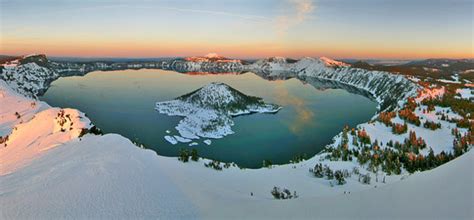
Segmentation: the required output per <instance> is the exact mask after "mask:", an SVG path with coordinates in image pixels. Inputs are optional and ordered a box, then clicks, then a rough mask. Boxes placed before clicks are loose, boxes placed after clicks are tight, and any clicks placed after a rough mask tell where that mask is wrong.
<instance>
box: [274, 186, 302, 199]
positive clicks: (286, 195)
mask: <svg viewBox="0 0 474 220" xmlns="http://www.w3.org/2000/svg"><path fill="white" fill-rule="evenodd" d="M270 193H271V194H272V196H273V198H275V199H293V198H295V199H296V198H298V195H297V194H296V191H294V192H293V194H292V193H291V191H290V190H288V189H283V190H281V189H280V188H279V187H276V186H274V187H273V189H272V191H271V192H270Z"/></svg>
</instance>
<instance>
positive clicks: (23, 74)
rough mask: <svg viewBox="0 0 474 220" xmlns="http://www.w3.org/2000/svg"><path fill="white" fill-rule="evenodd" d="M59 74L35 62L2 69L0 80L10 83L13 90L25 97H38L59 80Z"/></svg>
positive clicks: (0, 69) (0, 68)
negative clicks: (53, 82)
mask: <svg viewBox="0 0 474 220" xmlns="http://www.w3.org/2000/svg"><path fill="white" fill-rule="evenodd" d="M58 77H59V74H58V73H57V72H56V71H54V70H52V69H51V68H48V67H44V66H40V65H38V64H37V63H35V62H28V63H25V64H18V65H6V66H3V67H0V79H2V80H4V81H6V82H8V84H9V85H10V87H11V88H13V89H15V90H16V91H17V92H20V93H21V94H23V95H26V96H29V97H36V96H37V95H38V94H41V93H43V92H44V91H46V89H47V88H48V87H49V84H50V83H51V82H52V81H54V80H55V79H57V78H58Z"/></svg>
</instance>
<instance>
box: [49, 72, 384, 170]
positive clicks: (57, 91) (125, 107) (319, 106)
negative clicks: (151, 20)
mask: <svg viewBox="0 0 474 220" xmlns="http://www.w3.org/2000/svg"><path fill="white" fill-rule="evenodd" d="M211 82H223V83H226V84H228V85H229V86H231V87H233V88H235V89H237V90H239V91H241V92H243V93H244V94H248V95H253V96H258V97H262V98H263V99H264V100H265V102H269V103H275V104H278V105H281V106H283V109H282V110H281V111H279V112H278V113H277V114H253V115H247V116H242V117H237V118H235V119H234V122H235V126H233V127H232V129H233V130H234V131H235V134H233V135H229V136H227V137H225V138H223V139H218V140H213V143H212V145H211V146H207V145H205V144H203V143H202V140H200V141H199V145H198V146H195V147H194V148H197V149H198V152H199V154H200V155H201V156H204V157H207V158H212V159H218V160H221V161H226V162H230V161H232V162H236V163H238V164H239V165H241V166H244V167H252V168H256V167H260V166H261V165H262V161H263V160H265V159H268V160H271V161H272V162H273V163H280V164H281V163H287V162H288V161H289V160H290V159H292V158H293V157H294V156H295V155H302V154H306V155H308V156H312V155H314V154H316V153H318V152H319V151H320V150H321V149H322V148H323V147H324V146H325V145H326V144H328V143H330V141H331V139H332V137H333V136H335V135H336V134H337V133H339V132H340V130H341V129H342V127H343V126H344V125H346V124H348V125H350V126H355V125H356V124H358V123H361V122H364V121H366V120H367V119H369V118H370V117H371V116H372V115H373V114H374V113H375V111H376V104H375V103H374V102H372V101H370V100H369V99H367V98H365V97H363V96H360V95H354V94H351V93H348V92H346V91H344V90H340V89H327V90H324V91H321V90H317V89H315V88H314V87H313V86H312V85H310V84H304V83H302V82H301V81H299V80H297V79H289V80H275V81H268V80H265V79H262V78H261V77H259V76H257V75H255V74H253V73H245V74H240V75H235V74H225V75H213V74H209V75H187V74H181V73H176V72H172V71H164V70H125V71H112V72H93V73H89V74H87V75H86V76H83V77H67V78H60V79H58V80H57V81H55V82H53V84H52V87H51V88H50V89H49V90H48V91H47V92H46V94H45V95H44V96H43V97H41V99H42V100H44V101H47V102H48V103H50V104H51V105H52V106H59V107H72V108H78V109H80V110H81V111H83V112H85V113H86V114H87V115H88V116H89V118H91V120H92V121H93V122H94V124H96V125H97V126H98V127H100V128H101V129H102V130H104V131H105V132H107V133H119V134H121V135H123V136H125V137H128V138H129V139H131V140H134V141H138V142H140V143H143V144H144V145H145V146H146V147H147V148H150V149H153V150H155V151H156V152H157V153H158V154H160V155H165V156H176V155H178V152H179V150H180V149H181V148H191V147H189V146H188V145H186V144H179V145H174V146H173V145H171V144H169V143H168V142H166V141H165V140H164V138H163V136H165V135H166V130H170V131H172V134H178V133H177V131H176V130H175V129H174V126H176V125H177V124H178V121H179V120H180V118H179V117H170V116H167V115H163V114H159V113H157V112H156V111H155V110H154V104H155V102H157V101H166V100H171V99H174V98H176V97H179V96H181V95H183V94H186V93H189V92H190V91H194V90H196V89H198V88H200V87H202V86H204V85H207V84H209V83H211ZM348 106H349V107H350V108H348Z"/></svg>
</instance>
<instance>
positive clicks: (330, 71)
mask: <svg viewBox="0 0 474 220" xmlns="http://www.w3.org/2000/svg"><path fill="white" fill-rule="evenodd" d="M249 70H253V71H263V73H261V75H263V76H264V77H272V76H273V77H275V76H278V75H283V76H284V77H285V78H290V77H297V78H299V79H300V80H303V81H305V82H308V81H311V78H319V79H323V80H328V81H335V82H338V83H341V84H345V85H349V86H353V87H355V88H358V89H362V90H364V91H367V92H369V93H370V94H371V95H372V96H373V97H374V98H375V99H376V100H377V102H379V104H380V106H379V108H380V110H382V111H383V110H386V109H389V108H390V109H393V108H396V107H398V106H400V105H401V104H402V103H403V102H404V101H405V100H406V98H407V97H411V96H415V95H416V92H417V90H418V88H419V87H418V85H417V84H415V83H413V82H411V81H410V80H408V79H407V78H405V77H404V76H401V75H394V74H390V73H387V72H380V71H367V70H363V69H358V68H352V67H350V66H348V65H347V64H345V63H343V62H339V61H335V60H332V59H329V58H326V57H321V58H319V59H316V58H311V57H305V58H302V59H300V60H298V61H296V62H288V60H287V59H284V58H278V59H271V58H269V59H263V60H259V61H257V62H255V63H254V64H251V65H249Z"/></svg>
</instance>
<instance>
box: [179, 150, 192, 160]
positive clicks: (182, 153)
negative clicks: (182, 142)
mask: <svg viewBox="0 0 474 220" xmlns="http://www.w3.org/2000/svg"><path fill="white" fill-rule="evenodd" d="M190 156H191V154H190V152H189V150H187V149H180V150H179V156H178V160H180V161H182V162H183V163H186V162H188V161H189V157H190Z"/></svg>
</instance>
